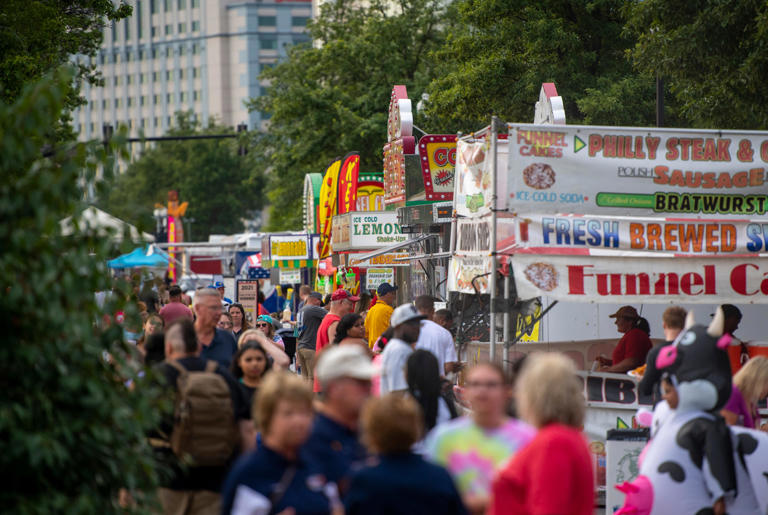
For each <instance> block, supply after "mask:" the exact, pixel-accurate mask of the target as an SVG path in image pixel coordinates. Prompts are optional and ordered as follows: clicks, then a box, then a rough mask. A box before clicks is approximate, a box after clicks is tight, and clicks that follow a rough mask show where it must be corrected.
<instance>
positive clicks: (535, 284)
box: [511, 254, 768, 304]
mask: <svg viewBox="0 0 768 515" xmlns="http://www.w3.org/2000/svg"><path fill="white" fill-rule="evenodd" d="M511 264H512V269H513V270H514V275H515V285H516V287H517V293H518V296H519V297H520V298H522V299H530V298H533V297H539V296H542V295H546V296H548V297H550V298H553V299H557V300H567V301H569V302H612V303H617V304H630V303H633V302H640V303H647V302H657V303H663V302H673V303H684V304H692V303H695V304H722V303H732V304H744V303H766V302H768V260H765V259H748V258H744V259H734V258H716V257H715V258H701V259H696V260H687V259H675V258H666V257H664V258H662V257H659V258H648V257H646V258H641V257H615V258H613V257H602V258H600V259H594V258H593V257H590V256H556V255H530V254H517V255H515V256H514V257H513V258H512V259H511Z"/></svg>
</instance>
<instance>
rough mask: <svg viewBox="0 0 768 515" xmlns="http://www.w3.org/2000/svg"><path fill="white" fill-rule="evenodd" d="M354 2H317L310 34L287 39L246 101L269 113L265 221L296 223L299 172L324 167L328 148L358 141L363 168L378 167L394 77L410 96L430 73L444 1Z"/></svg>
mask: <svg viewBox="0 0 768 515" xmlns="http://www.w3.org/2000/svg"><path fill="white" fill-rule="evenodd" d="M362 4H364V5H359V4H358V3H356V2H351V1H349V0H340V1H337V2H326V3H324V4H323V5H322V7H321V14H320V16H319V17H318V19H317V20H315V21H314V22H311V23H310V24H309V34H310V36H311V38H312V39H313V40H315V41H316V42H317V44H316V45H315V46H308V45H307V46H300V47H294V48H293V49H291V50H290V52H289V58H288V60H287V61H285V62H284V63H282V64H279V65H278V66H276V67H275V68H273V69H271V70H267V71H265V72H264V73H262V78H264V79H268V80H269V81H271V87H270V88H268V90H267V94H266V96H265V97H261V98H259V99H256V100H254V101H253V102H251V104H250V106H249V107H250V108H251V109H258V110H261V111H266V112H269V113H271V114H272V118H271V119H270V126H269V129H268V131H267V133H266V134H264V135H259V136H255V137H256V138H257V144H256V145H254V146H255V147H256V148H257V151H258V152H259V156H260V157H259V159H261V163H262V165H263V169H265V170H268V173H266V177H267V180H268V191H269V193H268V197H269V201H270V204H271V213H270V225H269V227H268V228H269V229H274V230H279V229H297V228H299V227H300V226H301V208H300V206H301V196H302V187H301V185H302V181H303V180H304V176H305V175H306V174H307V173H323V172H324V171H325V168H326V167H327V166H328V164H329V163H330V162H331V161H332V160H333V159H334V158H336V157H341V156H343V155H345V154H346V153H348V152H351V151H355V150H356V151H359V152H360V155H361V170H362V171H377V170H380V169H381V160H382V154H381V153H382V147H383V146H384V144H385V143H386V141H387V133H386V126H387V108H388V106H389V98H390V93H391V91H392V86H393V85H395V84H404V85H406V86H407V88H408V93H409V96H410V98H412V99H418V98H420V96H421V94H422V92H423V91H424V90H425V88H426V86H427V84H428V83H429V80H430V78H431V76H432V69H433V64H432V62H431V61H430V59H429V54H430V52H432V51H433V50H434V49H436V48H437V47H438V46H439V44H440V43H441V37H442V36H441V30H440V29H439V27H440V23H441V22H442V21H443V16H444V14H443V9H442V8H441V5H442V2H439V1H437V0H401V1H398V2H389V1H384V0H373V1H371V2H364V3H362ZM414 103H415V100H414Z"/></svg>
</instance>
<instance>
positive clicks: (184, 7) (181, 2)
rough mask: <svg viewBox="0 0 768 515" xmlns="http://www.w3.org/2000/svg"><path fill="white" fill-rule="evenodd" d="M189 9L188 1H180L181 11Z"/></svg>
mask: <svg viewBox="0 0 768 515" xmlns="http://www.w3.org/2000/svg"><path fill="white" fill-rule="evenodd" d="M186 8H187V0H179V9H186Z"/></svg>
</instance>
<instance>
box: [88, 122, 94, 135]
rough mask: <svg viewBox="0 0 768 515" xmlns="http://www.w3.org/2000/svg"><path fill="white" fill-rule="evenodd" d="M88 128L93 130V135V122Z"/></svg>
mask: <svg viewBox="0 0 768 515" xmlns="http://www.w3.org/2000/svg"><path fill="white" fill-rule="evenodd" d="M88 128H89V129H90V130H91V133H93V122H91V123H90V124H89V125H88Z"/></svg>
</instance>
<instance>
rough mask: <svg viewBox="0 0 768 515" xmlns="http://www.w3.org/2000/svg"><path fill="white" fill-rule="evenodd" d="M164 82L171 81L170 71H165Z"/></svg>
mask: <svg viewBox="0 0 768 515" xmlns="http://www.w3.org/2000/svg"><path fill="white" fill-rule="evenodd" d="M165 80H171V70H165Z"/></svg>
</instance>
